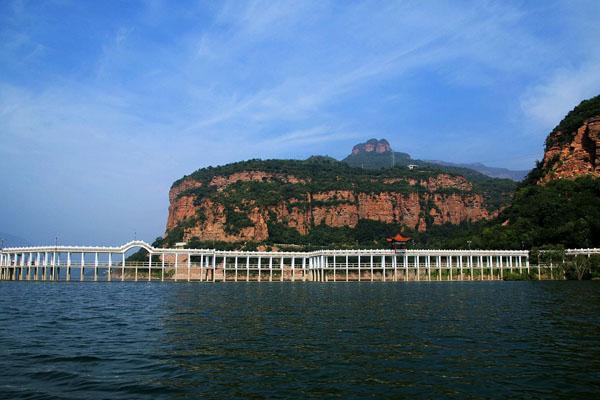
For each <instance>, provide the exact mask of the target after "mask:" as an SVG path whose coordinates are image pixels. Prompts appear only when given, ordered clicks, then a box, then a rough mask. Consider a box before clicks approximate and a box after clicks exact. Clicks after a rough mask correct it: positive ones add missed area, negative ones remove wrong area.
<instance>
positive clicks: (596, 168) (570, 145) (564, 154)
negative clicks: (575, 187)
mask: <svg viewBox="0 0 600 400" xmlns="http://www.w3.org/2000/svg"><path fill="white" fill-rule="evenodd" d="M570 137H572V139H570V140H565V139H569V138H570ZM542 171H544V174H543V175H542V176H541V178H540V179H539V180H538V183H540V184H544V183H547V182H549V181H551V180H554V179H575V178H577V177H579V176H583V175H590V176H593V177H600V116H596V117H592V118H589V119H587V120H585V121H584V122H583V124H582V125H581V126H580V127H579V128H578V129H577V131H576V132H563V131H561V130H555V131H554V132H552V133H551V134H550V136H549V137H548V140H547V147H546V152H545V154H544V160H543V164H542Z"/></svg>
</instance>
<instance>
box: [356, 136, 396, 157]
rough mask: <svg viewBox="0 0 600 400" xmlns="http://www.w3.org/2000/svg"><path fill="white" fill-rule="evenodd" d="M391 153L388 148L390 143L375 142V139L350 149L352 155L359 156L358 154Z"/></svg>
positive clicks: (390, 149)
mask: <svg viewBox="0 0 600 400" xmlns="http://www.w3.org/2000/svg"><path fill="white" fill-rule="evenodd" d="M391 151H392V148H391V147H390V143H389V142H388V141H387V140H385V139H381V140H377V139H369V140H367V141H366V142H365V143H359V144H357V145H356V146H354V147H353V148H352V154H355V155H356V154H360V153H377V154H383V153H389V152H391Z"/></svg>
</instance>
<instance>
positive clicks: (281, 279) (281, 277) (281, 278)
mask: <svg viewBox="0 0 600 400" xmlns="http://www.w3.org/2000/svg"><path fill="white" fill-rule="evenodd" d="M279 278H280V281H281V282H283V256H281V276H280V277H279Z"/></svg>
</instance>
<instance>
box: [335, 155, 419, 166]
mask: <svg viewBox="0 0 600 400" xmlns="http://www.w3.org/2000/svg"><path fill="white" fill-rule="evenodd" d="M412 161H413V160H412V159H411V158H410V155H408V154H407V153H399V152H391V151H390V152H387V153H375V152H371V153H366V152H361V153H358V154H350V155H349V156H348V157H346V158H344V159H343V160H342V162H345V163H346V164H348V165H350V166H351V167H356V168H365V169H382V168H392V167H397V166H407V165H408V164H410V163H411V162H412Z"/></svg>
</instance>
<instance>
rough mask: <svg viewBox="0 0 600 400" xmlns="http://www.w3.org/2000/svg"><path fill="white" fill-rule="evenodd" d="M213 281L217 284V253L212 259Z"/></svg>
mask: <svg viewBox="0 0 600 400" xmlns="http://www.w3.org/2000/svg"><path fill="white" fill-rule="evenodd" d="M212 274H213V275H212V281H213V282H216V281H217V253H214V254H213V258H212Z"/></svg>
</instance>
